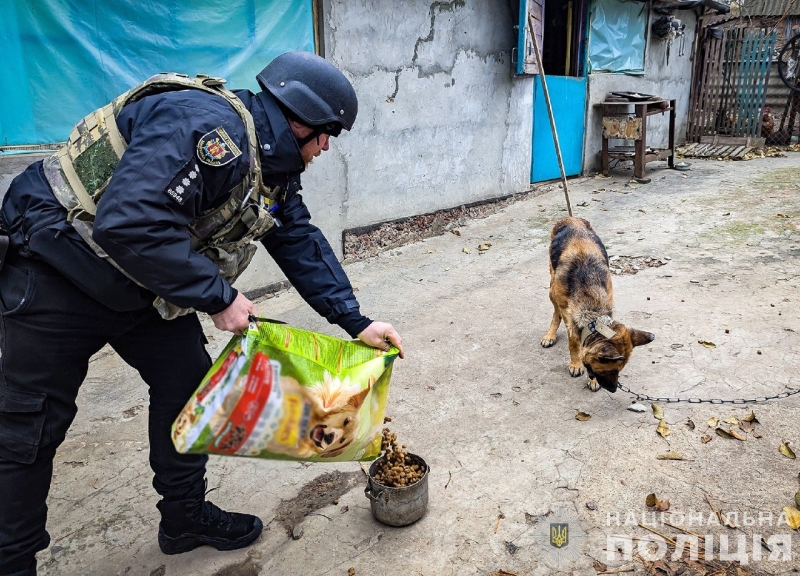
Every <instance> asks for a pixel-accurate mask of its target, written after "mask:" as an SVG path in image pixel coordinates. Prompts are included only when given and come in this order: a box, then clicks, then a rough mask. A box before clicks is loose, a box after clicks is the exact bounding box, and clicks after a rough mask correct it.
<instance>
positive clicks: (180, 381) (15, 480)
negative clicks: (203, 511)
mask: <svg viewBox="0 0 800 576" xmlns="http://www.w3.org/2000/svg"><path fill="white" fill-rule="evenodd" d="M105 344H110V345H111V346H112V347H113V348H114V350H115V351H116V352H117V353H118V354H119V355H120V357H121V358H122V359H123V360H125V362H127V363H128V364H129V365H131V366H132V367H134V368H135V369H136V370H137V371H138V372H139V374H140V375H141V377H142V379H143V380H144V381H145V383H146V384H147V385H148V386H149V393H150V413H149V429H150V433H149V440H150V466H151V468H152V469H153V472H154V479H153V486H154V487H155V489H156V491H157V492H158V493H159V494H160V495H161V496H162V497H163V498H165V499H167V500H181V499H182V498H184V497H185V496H186V495H187V494H188V493H189V492H190V491H191V490H192V488H195V489H196V488H197V486H198V484H200V483H202V482H203V477H204V475H205V465H206V461H207V460H208V458H207V457H206V456H201V455H180V454H178V453H177V452H176V451H175V448H174V447H173V445H172V440H171V438H170V427H171V425H172V422H173V420H174V419H175V417H176V416H177V415H178V413H179V412H180V411H181V409H182V408H183V406H184V404H185V403H186V401H187V400H188V399H189V397H190V396H191V395H192V393H193V392H194V391H195V389H196V387H197V386H198V384H199V383H200V380H201V379H202V378H203V376H204V375H205V374H206V372H207V371H208V369H209V368H210V367H211V358H210V357H209V356H208V353H207V352H206V350H205V344H206V339H205V336H204V335H203V331H202V328H201V326H200V322H199V320H198V319H197V316H196V315H195V314H189V315H187V316H183V317H180V318H178V319H175V320H171V321H166V320H163V319H161V317H160V316H159V315H158V313H157V312H156V311H155V309H147V310H141V311H136V312H114V311H113V310H110V309H109V308H106V307H105V306H103V305H101V304H99V303H98V302H97V301H95V300H93V299H92V298H90V297H89V296H87V295H86V294H84V293H83V292H81V291H80V290H78V289H77V288H76V287H75V285H74V284H72V283H71V282H70V281H69V280H67V279H66V278H64V277H63V276H61V275H60V274H59V273H58V272H57V271H55V270H54V269H52V268H50V267H49V266H47V265H46V264H43V263H40V262H38V261H31V260H27V259H24V258H20V257H16V258H12V259H11V261H10V262H8V263H7V264H6V265H5V266H4V267H3V269H2V270H0V574H1V575H7V574H14V575H17V574H19V575H23V574H24V575H28V574H35V570H36V562H35V558H34V555H35V554H36V552H37V551H39V550H43V549H45V548H47V546H48V545H49V543H50V537H49V535H48V534H47V531H46V530H45V521H46V518H47V506H46V504H45V500H46V499H47V493H48V491H49V489H50V480H51V477H52V473H53V457H54V456H55V453H56V449H57V448H58V446H59V445H60V444H61V443H62V442H63V441H64V437H65V435H66V433H67V429H68V428H69V426H70V424H71V423H72V420H73V418H74V417H75V413H76V412H77V407H76V405H75V398H76V396H77V395H78V389H79V388H80V386H81V383H82V382H83V380H84V378H85V376H86V372H87V370H88V367H89V359H90V357H91V356H92V355H93V354H94V353H95V352H97V351H98V350H100V349H101V348H102V347H103V346H104V345H105ZM95 401H97V402H103V401H104V400H103V398H96V399H95ZM75 496H76V497H78V495H77V494H76V495H75Z"/></svg>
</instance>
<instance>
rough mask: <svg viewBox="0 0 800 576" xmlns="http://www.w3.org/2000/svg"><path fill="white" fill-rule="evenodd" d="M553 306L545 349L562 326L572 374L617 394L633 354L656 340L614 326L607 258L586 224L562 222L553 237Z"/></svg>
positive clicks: (574, 220) (570, 220) (578, 220)
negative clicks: (634, 349)
mask: <svg viewBox="0 0 800 576" xmlns="http://www.w3.org/2000/svg"><path fill="white" fill-rule="evenodd" d="M549 267H550V301H551V302H552V303H553V309H554V310H553V319H552V321H551V322H550V328H549V329H548V330H547V333H546V334H545V335H544V337H543V338H542V342H541V344H542V347H544V348H549V347H551V346H552V345H553V344H555V342H556V332H557V330H558V327H559V325H560V324H561V322H562V321H563V322H564V326H565V328H566V330H567V338H568V339H569V373H570V375H572V376H573V377H575V376H580V375H581V374H583V372H584V370H585V371H586V373H587V375H588V377H589V380H588V383H587V384H588V386H589V388H590V389H591V390H592V391H594V392H596V391H597V390H599V389H600V387H601V386H602V387H603V388H605V389H606V390H608V391H609V392H615V391H616V390H617V385H618V383H619V373H620V371H621V370H622V369H623V368H624V367H625V365H626V364H627V363H628V360H630V357H631V353H632V351H633V348H634V347H636V346H641V345H643V344H648V343H650V342H652V341H653V339H654V338H655V335H654V334H652V333H650V332H645V331H643V330H637V329H635V328H629V327H628V326H625V325H623V324H621V323H620V322H617V321H615V320H613V319H612V318H613V289H612V285H611V271H610V270H609V267H608V254H607V253H606V248H605V246H604V245H603V242H602V241H601V240H600V238H599V237H598V236H597V234H596V233H595V231H594V230H593V229H592V226H591V225H590V224H589V222H588V221H587V220H584V219H583V218H573V217H569V218H564V219H562V220H559V221H558V222H556V224H555V226H554V227H553V231H552V232H551V234H550V266H549Z"/></svg>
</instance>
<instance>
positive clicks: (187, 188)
mask: <svg viewBox="0 0 800 576" xmlns="http://www.w3.org/2000/svg"><path fill="white" fill-rule="evenodd" d="M202 180H203V178H202V176H201V175H200V168H199V167H198V166H197V162H195V161H194V160H189V161H188V162H187V163H186V164H185V165H184V167H183V168H181V169H180V171H178V174H176V175H175V178H173V179H172V182H170V183H169V186H167V189H166V190H165V192H166V193H167V195H168V196H170V197H171V198H172V199H173V200H175V201H176V202H177V203H178V204H180V205H181V206H183V204H184V203H185V202H186V199H187V198H188V197H189V196H191V194H192V192H194V190H195V188H197V186H198V185H199V184H200V182H201V181H202Z"/></svg>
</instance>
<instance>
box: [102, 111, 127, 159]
mask: <svg viewBox="0 0 800 576" xmlns="http://www.w3.org/2000/svg"><path fill="white" fill-rule="evenodd" d="M102 114H103V121H104V122H105V125H106V134H107V135H108V140H109V142H110V143H111V147H112V148H114V153H115V154H116V155H117V158H122V155H123V154H124V153H125V149H126V148H127V147H128V145H127V144H126V143H125V139H124V138H123V137H122V134H120V133H119V128H117V119H116V116H115V115H114V106H113V104H106V105H105V106H103V108H102Z"/></svg>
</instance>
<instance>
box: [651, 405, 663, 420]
mask: <svg viewBox="0 0 800 576" xmlns="http://www.w3.org/2000/svg"><path fill="white" fill-rule="evenodd" d="M650 408H652V409H653V416H655V417H656V418H658V419H659V420H663V419H664V409H663V408H662V407H661V406H659V405H658V404H650Z"/></svg>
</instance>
